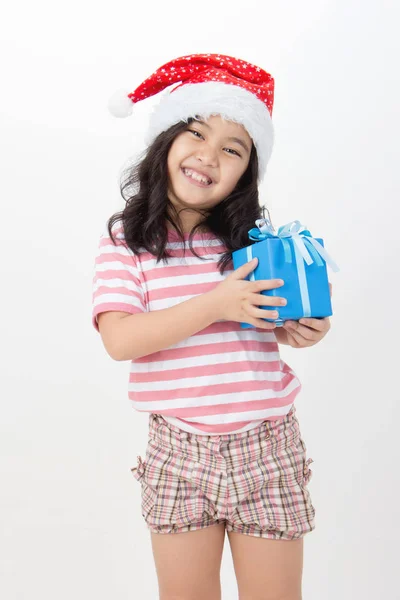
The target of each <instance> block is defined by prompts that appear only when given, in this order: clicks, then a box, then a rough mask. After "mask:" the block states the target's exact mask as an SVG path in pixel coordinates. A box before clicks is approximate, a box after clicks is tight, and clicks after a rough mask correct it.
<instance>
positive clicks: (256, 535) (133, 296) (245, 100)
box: [93, 54, 329, 600]
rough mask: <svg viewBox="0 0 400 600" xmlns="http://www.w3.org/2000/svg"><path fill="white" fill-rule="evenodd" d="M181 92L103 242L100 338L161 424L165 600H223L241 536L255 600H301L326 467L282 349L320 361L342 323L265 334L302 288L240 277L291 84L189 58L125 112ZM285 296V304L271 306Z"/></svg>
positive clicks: (155, 429)
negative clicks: (311, 443) (275, 115)
mask: <svg viewBox="0 0 400 600" xmlns="http://www.w3.org/2000/svg"><path fill="white" fill-rule="evenodd" d="M174 83H180V85H178V86H176V87H175V88H173V90H172V91H171V92H169V93H167V94H166V95H164V97H163V99H162V100H161V102H160V104H159V105H158V106H157V107H156V109H155V110H154V112H153V114H152V116H151V120H150V126H149V130H148V131H149V135H148V140H147V141H148V144H149V146H148V149H147V152H146V154H145V156H144V158H143V159H142V160H141V161H140V162H139V163H138V164H137V165H136V166H135V168H134V169H133V170H132V171H131V172H130V173H129V172H128V177H127V179H126V181H125V182H124V183H123V186H122V187H121V193H122V195H123V197H124V198H125V200H126V207H125V209H124V210H122V211H121V212H119V213H116V214H115V215H113V216H112V217H111V218H110V219H109V220H108V222H107V225H106V227H105V230H104V233H103V235H102V236H101V239H100V244H99V253H98V256H97V258H96V263H95V276H94V287H93V325H94V327H95V328H96V329H97V331H99V332H100V335H101V339H102V342H103V344H104V347H105V349H106V351H107V352H108V354H109V355H110V356H111V358H113V359H114V360H129V361H131V363H130V364H131V370H130V378H129V399H130V400H131V402H132V404H133V407H134V408H135V409H136V410H139V411H144V412H147V413H149V436H148V444H147V448H146V455H145V459H144V460H143V459H142V458H141V457H140V456H139V457H138V463H137V466H136V467H135V468H133V469H132V471H133V474H134V476H135V478H136V480H137V481H139V482H140V484H141V492H142V515H143V517H144V519H145V521H146V524H147V526H148V528H149V530H150V532H151V541H152V549H153V554H154V560H155V566H156V571H157V577H158V584H159V590H160V598H161V600H169V599H171V600H172V598H174V599H178V598H182V599H185V600H217V599H220V598H221V589H220V565H221V557H222V549H223V545H224V538H225V531H227V535H228V537H229V543H230V547H231V550H232V557H233V563H234V568H235V574H236V577H237V582H238V588H239V597H240V599H241V600H245V599H251V600H258V599H260V600H261V599H262V600H274V599H276V600H277V599H278V598H285V599H286V600H299V599H300V598H301V579H302V568H303V567H302V565H303V537H304V535H305V534H306V533H308V532H310V531H312V530H313V529H314V527H315V525H314V515H315V510H314V507H313V505H312V502H311V498H310V493H309V490H308V488H307V484H308V481H309V479H310V476H311V470H310V469H309V464H310V463H311V462H312V459H311V458H308V459H307V457H306V446H305V443H304V441H303V439H302V437H301V434H300V429H299V423H298V419H297V417H296V411H295V407H294V401H295V398H296V396H297V394H298V393H299V391H300V388H301V384H300V382H299V380H298V379H297V377H296V374H295V373H294V372H293V370H292V369H291V368H290V367H289V366H288V365H287V364H286V363H285V362H283V361H282V360H281V359H280V356H279V344H289V345H291V346H293V347H305V346H311V345H313V344H315V343H317V342H318V341H319V340H321V339H322V338H323V337H324V336H325V334H326V332H327V331H328V329H329V319H322V320H320V319H306V320H305V323H294V322H292V323H289V322H286V323H285V325H284V327H283V328H280V329H276V328H275V325H274V324H273V323H268V322H267V321H265V320H264V319H265V318H270V319H274V318H276V317H277V314H278V312H277V309H278V308H279V306H282V305H284V304H285V303H286V300H285V298H284V282H282V281H280V280H266V281H255V282H252V281H248V279H247V278H248V276H249V275H250V273H251V272H252V270H253V269H254V268H255V267H256V261H252V262H250V263H247V264H246V265H243V266H242V267H240V268H239V269H236V270H233V265H232V262H231V256H232V251H233V250H236V249H238V248H242V247H243V246H247V245H249V243H250V241H249V239H248V231H249V229H251V228H252V227H254V223H255V221H256V219H258V218H261V217H262V216H263V214H264V211H263V209H262V208H261V207H260V204H259V197H258V183H259V182H260V181H261V179H262V177H263V175H264V174H265V170H266V166H267V163H268V160H269V157H270V155H271V151H272V145H273V144H272V142H273V128H272V121H271V113H272V106H273V95H274V80H273V79H272V77H271V75H269V74H268V73H267V72H265V71H264V70H263V69H261V68H260V67H256V66H254V65H252V64H250V63H247V62H245V61H243V60H238V59H235V58H233V57H230V56H224V55H219V54H198V55H191V56H184V57H181V58H178V59H176V60H173V61H171V62H169V63H166V64H164V65H163V66H162V67H160V68H159V69H158V70H157V71H156V72H155V73H154V74H153V75H152V76H151V77H149V78H148V79H147V80H145V81H144V82H143V83H142V84H141V85H140V86H139V87H138V88H137V89H136V90H135V92H133V93H131V94H126V95H125V96H123V97H122V98H118V97H117V96H114V97H113V98H112V100H111V102H110V105H109V106H110V110H111V111H112V113H113V114H114V115H116V116H120V117H121V116H126V115H128V114H130V113H131V112H132V106H133V103H135V102H138V101H140V100H143V99H145V98H147V97H149V96H152V95H154V94H156V93H158V92H160V91H162V90H164V89H165V88H167V87H169V86H171V85H172V84H174ZM130 186H134V188H135V189H134V191H133V193H132V194H131V195H128V197H127V198H126V197H125V195H124V192H125V190H127V189H128V188H129V187H130ZM273 288H280V289H281V290H282V297H279V298H277V297H272V296H265V295H262V294H261V292H262V290H270V289H273ZM261 305H263V306H268V307H269V308H268V309H261V308H258V307H260V306H261ZM241 321H245V322H247V323H250V324H252V325H254V328H252V329H247V330H244V329H242V328H241V327H240V322H241ZM177 534H179V535H177Z"/></svg>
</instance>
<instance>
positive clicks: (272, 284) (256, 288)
mask: <svg viewBox="0 0 400 600" xmlns="http://www.w3.org/2000/svg"><path fill="white" fill-rule="evenodd" d="M284 283H285V282H284V281H283V279H259V280H258V281H254V282H253V290H252V291H253V292H255V293H257V292H263V291H264V290H273V289H275V288H279V287H282V286H283V285H284Z"/></svg>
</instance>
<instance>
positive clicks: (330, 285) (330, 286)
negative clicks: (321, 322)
mask: <svg viewBox="0 0 400 600" xmlns="http://www.w3.org/2000/svg"><path fill="white" fill-rule="evenodd" d="M329 293H330V295H331V298H332V284H331V283H329Z"/></svg>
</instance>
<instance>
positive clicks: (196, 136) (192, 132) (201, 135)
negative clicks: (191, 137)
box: [188, 129, 204, 139]
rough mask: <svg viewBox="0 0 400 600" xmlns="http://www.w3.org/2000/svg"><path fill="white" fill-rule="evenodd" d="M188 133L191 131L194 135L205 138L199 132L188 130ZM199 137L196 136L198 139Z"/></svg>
mask: <svg viewBox="0 0 400 600" xmlns="http://www.w3.org/2000/svg"><path fill="white" fill-rule="evenodd" d="M188 131H190V133H194V134H195V135H196V134H197V135H199V136H200V137H203V136H202V135H201V133H199V132H198V131H196V130H195V129H188ZM197 135H196V137H197ZM203 139H204V138H203Z"/></svg>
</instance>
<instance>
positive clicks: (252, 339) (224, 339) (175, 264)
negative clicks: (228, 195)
mask: <svg viewBox="0 0 400 600" xmlns="http://www.w3.org/2000/svg"><path fill="white" fill-rule="evenodd" d="M112 231H113V235H114V238H115V239H116V245H115V246H114V244H113V242H112V240H111V238H110V237H109V234H108V230H107V226H106V227H105V229H104V232H103V234H102V235H101V237H100V242H99V249H98V255H97V257H96V260H95V268H94V271H95V273H94V278H93V312H92V323H93V326H94V327H95V328H96V330H97V331H99V328H98V323H97V315H98V314H99V313H101V312H105V311H113V310H117V311H124V312H127V313H130V314H135V313H141V312H148V311H153V310H161V309H164V308H169V307H172V306H175V305H176V304H179V303H181V302H184V301H185V300H189V299H190V298H193V297H195V296H197V295H199V294H203V293H205V292H208V291H210V290H212V289H213V288H214V287H215V286H216V285H218V283H219V282H221V281H223V280H224V279H225V277H226V276H227V275H229V273H232V271H233V263H232V262H231V263H230V264H229V265H228V266H229V268H228V269H227V270H226V271H225V273H224V274H223V275H221V274H220V272H219V269H218V260H219V258H220V255H221V254H222V253H223V252H224V251H225V250H226V249H225V247H224V245H223V244H222V242H221V240H219V239H218V238H216V237H215V236H214V235H213V234H211V233H197V234H196V236H195V237H194V241H193V247H194V248H195V250H196V252H197V253H198V254H199V255H200V256H206V257H207V260H201V259H199V258H197V257H196V256H195V255H194V254H193V253H192V252H191V251H190V249H189V243H188V239H189V234H185V244H183V243H182V242H181V241H179V238H178V236H177V234H176V233H175V232H169V235H168V244H167V249H168V251H169V252H170V253H171V254H172V256H171V258H169V259H168V263H167V264H166V263H165V262H164V261H162V260H161V261H160V262H159V263H158V264H157V261H156V257H155V256H154V255H152V254H150V253H149V252H147V251H146V250H145V249H143V250H141V251H140V252H139V253H137V254H135V253H133V252H132V251H131V249H130V248H129V247H128V246H127V245H126V243H125V240H124V234H123V228H122V223H121V222H118V223H115V224H114V226H113V229H112ZM184 246H185V248H186V252H185V254H184ZM300 389H301V383H300V381H299V380H298V378H297V376H296V374H295V373H294V371H293V370H292V369H291V368H290V367H289V366H288V365H287V364H286V363H285V362H283V361H282V360H281V358H280V355H279V346H278V343H277V340H276V336H275V334H274V332H273V331H267V330H264V329H261V328H253V329H242V328H241V327H240V323H237V322H235V321H222V320H220V321H216V322H215V323H212V324H211V325H210V326H209V327H206V328H205V329H203V330H202V331H199V332H198V333H196V334H194V335H192V336H190V337H189V338H187V339H185V340H182V341H181V342H179V343H178V344H175V345H174V346H170V347H169V348H166V349H165V350H160V351H158V352H154V353H153V354H150V355H147V356H143V357H141V358H138V359H135V360H132V361H131V365H130V374H129V386H128V398H129V400H130V401H131V402H132V406H133V408H135V409H136V410H138V411H141V412H148V413H156V414H161V415H162V416H163V417H164V419H166V420H167V421H168V422H169V423H172V424H173V425H176V426H177V427H179V428H180V429H182V430H184V431H188V432H190V433H198V434H202V435H222V434H225V433H232V432H241V431H247V430H249V429H252V428H253V427H256V426H257V425H258V424H259V423H261V422H262V421H263V420H265V419H271V420H274V419H279V418H283V417H284V416H285V415H286V414H287V413H288V412H289V410H290V408H291V406H292V404H293V402H294V400H295V397H296V396H297V394H298V393H299V392H300Z"/></svg>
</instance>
